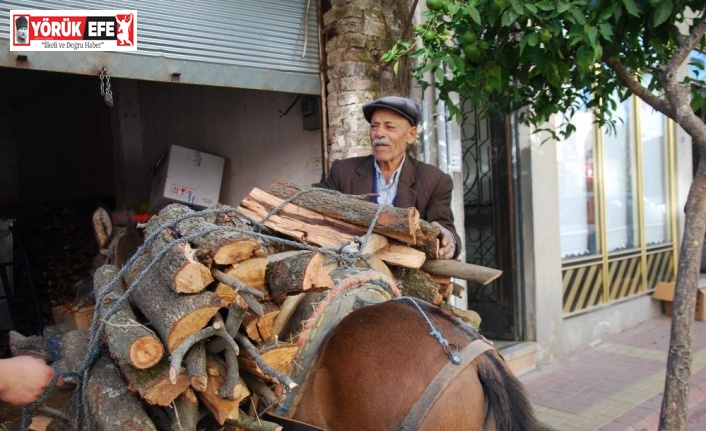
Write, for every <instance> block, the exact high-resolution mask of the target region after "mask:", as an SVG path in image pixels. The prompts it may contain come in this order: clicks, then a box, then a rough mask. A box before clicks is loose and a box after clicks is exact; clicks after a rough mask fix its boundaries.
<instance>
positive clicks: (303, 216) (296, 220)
mask: <svg viewBox="0 0 706 431" xmlns="http://www.w3.org/2000/svg"><path fill="white" fill-rule="evenodd" d="M283 203H284V200H282V199H280V198H278V197H276V196H273V195H271V194H269V193H266V192H264V191H262V190H260V189H258V188H254V189H253V190H252V191H251V192H250V194H249V195H248V196H246V197H245V198H244V199H243V200H242V202H241V203H240V206H239V207H238V210H239V211H241V212H243V213H244V214H245V215H247V216H248V217H251V218H253V219H255V220H259V221H261V222H262V220H263V219H264V225H265V226H267V227H268V228H270V229H272V230H273V231H275V232H279V233H281V234H283V235H286V236H288V237H290V238H294V239H296V240H299V241H301V242H304V243H307V244H312V245H316V246H319V247H335V246H338V245H340V244H346V243H348V242H350V241H352V240H353V239H354V238H355V237H356V236H357V235H362V234H363V233H365V229H363V228H362V227H360V226H356V225H353V224H351V223H347V222H344V221H340V220H336V219H332V218H329V217H325V216H323V215H322V214H319V213H317V212H315V211H311V210H308V209H305V208H301V207H298V206H296V205H293V204H285V205H284V206H283V207H281V208H280V209H279V210H278V211H277V213H275V214H271V212H272V210H273V209H274V208H277V207H279V206H280V205H282V204H283Z"/></svg>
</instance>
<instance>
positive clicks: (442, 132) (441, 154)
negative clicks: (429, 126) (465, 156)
mask: <svg viewBox="0 0 706 431" xmlns="http://www.w3.org/2000/svg"><path fill="white" fill-rule="evenodd" d="M434 98H435V99H437V100H438V102H437V104H436V113H434V119H435V120H436V142H437V146H438V147H437V151H438V152H437V158H438V160H437V166H438V167H439V169H441V171H442V172H444V173H445V174H447V173H448V172H449V166H448V148H447V147H448V145H447V134H446V132H447V130H448V128H447V127H446V103H445V102H444V101H443V100H441V99H439V93H438V91H437V90H435V91H434Z"/></svg>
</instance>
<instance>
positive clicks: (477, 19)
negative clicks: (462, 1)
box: [468, 6, 483, 25]
mask: <svg viewBox="0 0 706 431" xmlns="http://www.w3.org/2000/svg"><path fill="white" fill-rule="evenodd" d="M468 15H470V16H471V19H472V20H473V22H475V23H476V24H478V25H483V23H482V22H481V19H480V14H479V13H478V9H476V8H475V7H474V6H468Z"/></svg>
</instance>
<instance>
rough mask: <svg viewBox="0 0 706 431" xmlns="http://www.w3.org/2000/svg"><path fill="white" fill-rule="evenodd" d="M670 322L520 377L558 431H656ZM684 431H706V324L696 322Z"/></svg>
mask: <svg viewBox="0 0 706 431" xmlns="http://www.w3.org/2000/svg"><path fill="white" fill-rule="evenodd" d="M670 327H671V320H670V319H669V318H667V317H664V316H660V317H658V318H655V319H652V320H650V321H647V322H644V323H642V324H640V325H638V326H636V327H635V328H632V329H630V330H627V331H624V332H622V333H620V334H614V335H609V336H606V337H604V340H603V341H602V342H601V343H598V344H596V345H595V346H593V347H592V348H587V349H582V350H580V351H578V352H576V353H574V354H572V355H568V356H566V357H563V358H562V359H561V360H556V361H555V362H554V363H552V364H549V365H546V366H543V367H541V368H538V369H537V370H534V371H530V372H528V373H526V374H524V375H522V376H520V381H522V383H523V384H524V385H525V387H526V389H527V393H528V396H529V398H530V401H531V402H532V403H533V405H534V408H535V411H536V413H537V415H538V417H539V418H540V420H542V421H543V422H544V423H545V424H547V425H549V426H551V427H553V428H554V429H555V430H557V431H644V430H646V431H653V430H654V431H657V428H658V425H659V414H660V409H661V405H662V394H663V392H664V379H665V377H664V376H665V367H666V361H667V351H668V348H669V337H670ZM693 346H694V355H693V358H692V367H691V369H692V375H691V377H690V380H689V382H690V396H689V419H688V421H689V425H688V431H706V322H695V325H694V344H693Z"/></svg>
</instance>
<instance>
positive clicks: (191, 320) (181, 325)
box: [167, 307, 220, 353]
mask: <svg viewBox="0 0 706 431" xmlns="http://www.w3.org/2000/svg"><path fill="white" fill-rule="evenodd" d="M219 308H220V307H202V308H198V309H196V310H194V311H193V312H191V313H189V314H186V315H185V316H184V317H182V318H181V319H180V320H178V321H176V322H175V323H174V324H173V325H172V327H171V329H170V331H169V336H168V337H167V349H168V350H169V353H174V350H176V348H177V347H179V345H180V344H181V343H182V341H184V340H185V339H186V338H187V337H188V336H189V335H191V334H193V333H195V332H197V331H200V330H201V329H203V328H204V327H206V324H207V323H208V321H209V320H211V318H212V317H213V316H214V315H215V314H216V313H217V312H218V309H219Z"/></svg>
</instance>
